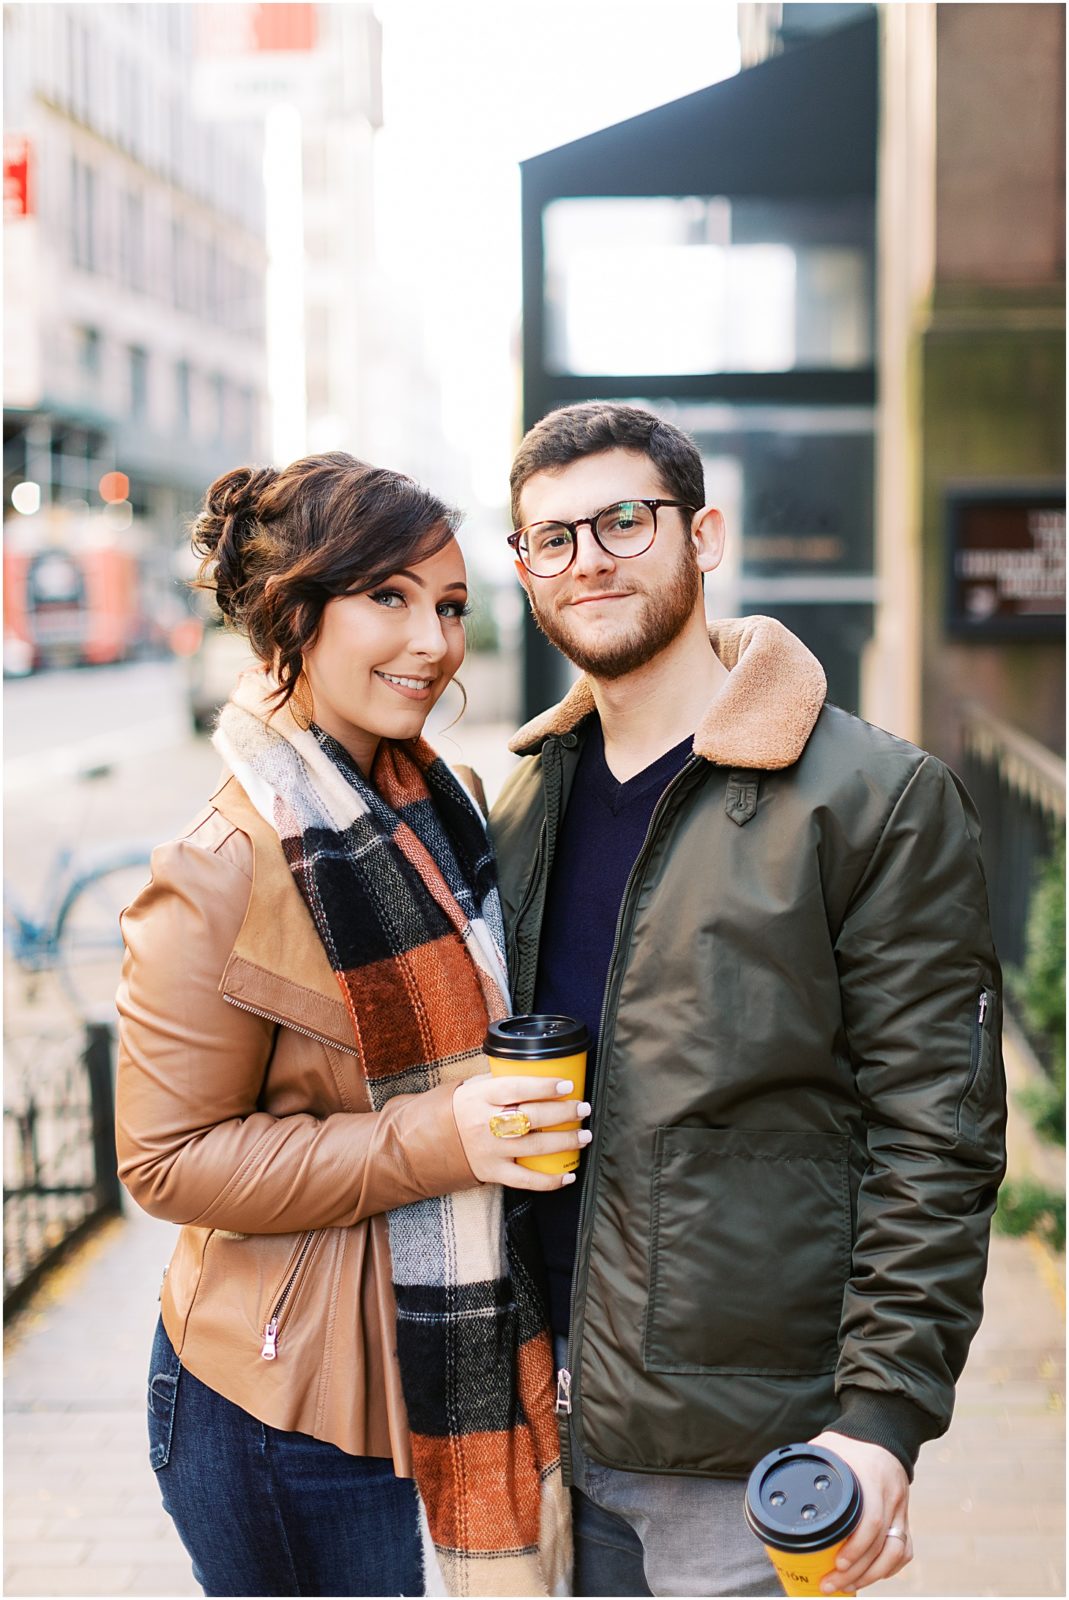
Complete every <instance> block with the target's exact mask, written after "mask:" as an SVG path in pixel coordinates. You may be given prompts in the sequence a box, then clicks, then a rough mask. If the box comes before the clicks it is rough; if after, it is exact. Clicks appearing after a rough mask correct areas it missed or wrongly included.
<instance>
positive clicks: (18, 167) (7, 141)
mask: <svg viewBox="0 0 1069 1600" xmlns="http://www.w3.org/2000/svg"><path fill="white" fill-rule="evenodd" d="M31 202H32V196H31V194H30V141H29V139H27V138H26V137H25V136H24V135H23V134H21V133H5V134H4V221H5V222H11V221H13V220H14V219H15V218H16V217H29V216H32V214H33V205H32V203H31Z"/></svg>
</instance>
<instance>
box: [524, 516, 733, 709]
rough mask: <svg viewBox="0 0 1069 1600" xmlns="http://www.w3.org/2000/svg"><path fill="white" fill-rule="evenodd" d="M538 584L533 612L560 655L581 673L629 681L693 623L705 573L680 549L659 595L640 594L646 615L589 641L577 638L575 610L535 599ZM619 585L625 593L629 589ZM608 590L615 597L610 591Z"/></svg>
mask: <svg viewBox="0 0 1069 1600" xmlns="http://www.w3.org/2000/svg"><path fill="white" fill-rule="evenodd" d="M537 584H538V579H537V578H535V579H533V580H532V583H531V585H530V588H529V589H528V594H529V595H530V598H531V611H532V613H533V614H534V619H535V622H536V623H537V625H538V627H539V628H540V629H541V630H542V632H543V633H544V634H545V636H546V638H547V639H548V640H549V642H550V644H552V645H555V646H556V648H557V649H558V650H559V651H560V653H561V655H562V656H566V657H567V658H568V660H569V661H570V662H572V664H573V665H574V666H576V667H578V668H579V669H580V671H581V672H589V673H590V675H591V677H594V678H603V679H606V680H608V681H612V680H613V679H615V678H626V677H627V675H628V673H630V672H637V670H638V669H639V667H644V666H646V664H647V663H648V662H650V661H652V660H653V659H654V657H655V656H659V655H660V653H661V651H662V650H666V649H667V648H668V646H669V645H670V644H672V643H673V641H674V640H676V639H678V637H679V635H680V634H681V633H682V632H683V629H684V628H685V627H686V625H687V623H688V622H689V621H690V618H691V615H692V614H693V611H694V604H695V601H696V600H697V598H698V596H699V595H700V594H701V574H700V573H699V570H698V565H697V562H696V561H695V559H694V552H693V550H692V548H691V545H690V542H689V541H688V542H687V543H686V544H684V545H683V546H682V547H681V549H680V559H679V561H678V563H677V564H676V567H675V569H674V571H673V572H672V573H671V574H670V576H669V578H668V580H667V582H666V583H665V585H664V587H663V588H661V589H659V590H658V591H657V593H656V594H650V593H648V592H646V591H639V592H638V593H636V594H635V598H636V600H637V601H638V602H639V606H640V608H641V615H640V616H639V617H638V618H637V620H635V621H634V622H633V623H632V624H631V626H630V628H628V630H627V631H626V633H625V634H624V635H623V636H622V637H617V638H615V639H606V640H604V641H603V642H595V643H588V642H586V641H585V640H583V639H581V638H580V637H578V630H576V629H575V628H574V622H573V618H572V615H571V608H570V607H567V606H565V607H564V608H563V609H561V610H557V609H555V608H553V609H551V608H549V607H546V608H542V607H540V606H539V604H538V602H537V599H536V596H537V593H538V589H537ZM618 587H619V588H621V589H624V588H625V585H624V584H620V585H619V586H618ZM605 592H606V593H611V590H606V591H605ZM628 592H632V591H628ZM612 603H614V602H610V604H612Z"/></svg>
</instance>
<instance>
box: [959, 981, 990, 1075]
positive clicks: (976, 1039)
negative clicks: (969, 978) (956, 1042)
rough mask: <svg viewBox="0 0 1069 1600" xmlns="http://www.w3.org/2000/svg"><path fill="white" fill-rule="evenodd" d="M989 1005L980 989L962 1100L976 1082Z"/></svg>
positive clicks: (984, 992) (984, 991)
mask: <svg viewBox="0 0 1069 1600" xmlns="http://www.w3.org/2000/svg"><path fill="white" fill-rule="evenodd" d="M988 1005H989V1001H988V995H987V990H986V989H981V990H980V999H979V1001H978V1002H977V1006H976V1016H975V1017H974V1019H973V1025H972V1046H971V1048H970V1050H969V1076H968V1077H967V1078H966V1080H965V1088H964V1089H963V1090H962V1095H961V1098H962V1101H965V1100H966V1099H967V1098H968V1095H969V1090H970V1089H971V1088H972V1086H973V1084H974V1083H975V1082H976V1074H977V1072H978V1071H979V1070H980V1055H981V1053H982V1051H983V1044H984V1023H985V1022H986V1021H987V1008H988Z"/></svg>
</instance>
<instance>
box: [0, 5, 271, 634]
mask: <svg viewBox="0 0 1069 1600" xmlns="http://www.w3.org/2000/svg"><path fill="white" fill-rule="evenodd" d="M193 9H194V8H192V7H190V6H186V5H167V4H159V5H134V4H130V5H119V6H102V5H92V6H87V5H73V4H57V5H11V6H5V8H4V156H5V192H4V207H5V223H6V227H5V251H4V308H5V324H6V331H7V337H6V339H5V344H4V521H5V536H6V542H7V543H8V544H9V545H12V546H16V547H25V548H29V549H31V550H32V548H33V547H34V546H35V545H37V544H39V543H41V542H42V540H44V541H45V542H51V543H61V544H64V545H70V544H79V543H85V542H86V541H88V542H90V543H94V544H100V543H102V542H106V541H107V540H108V539H109V538H110V539H111V541H112V542H115V541H116V540H117V541H118V542H119V543H120V544H123V545H125V546H126V548H127V550H128V551H132V550H136V551H137V553H138V558H139V561H140V565H141V567H142V569H145V570H147V571H148V573H149V579H148V583H149V588H150V589H151V588H152V585H153V578H152V573H153V572H154V574H155V582H156V585H157V586H160V585H166V583H167V582H168V581H169V579H168V574H169V571H170V559H171V554H172V551H173V548H174V544H175V540H176V538H177V536H178V530H179V529H180V528H181V526H182V524H183V522H184V521H185V518H186V517H187V516H188V515H189V513H190V512H191V511H192V510H193V508H194V507H195V505H196V502H197V500H198V498H199V496H200V494H201V493H202V492H203V489H204V487H205V485H206V484H207V483H209V482H210V481H211V479H212V478H213V477H215V476H216V475H217V474H218V473H219V472H220V471H222V470H223V469H224V468H225V467H228V466H231V465H233V464H234V462H235V461H240V460H243V459H246V458H248V457H249V456H256V455H260V454H262V451H263V442H264V422H265V416H264V408H265V368H264V267H265V256H264V240H263V198H262V197H263V185H262V179H261V165H262V140H261V136H260V133H259V130H258V129H257V128H256V126H255V125H247V126H237V125H235V126H230V127H226V128H220V127H215V126H211V125H208V124H205V123H203V122H202V121H200V120H199V119H198V118H197V117H196V116H195V115H194V114H193V109H192V103H191V72H190V68H191V56H192V17H193ZM108 472H119V473H121V474H122V475H123V476H124V477H125V479H126V480H127V482H126V485H125V486H124V489H125V492H124V493H121V494H119V496H118V501H117V504H116V503H113V504H112V505H111V507H110V508H109V511H108V513H107V519H108V520H107V521H106V522H103V521H102V517H103V515H104V502H103V500H102V498H101V496H100V494H99V492H98V485H99V483H100V480H101V478H102V477H103V475H104V474H106V473H108ZM119 482H120V483H121V480H119ZM19 484H29V485H31V486H32V485H36V486H37V491H38V492H39V498H40V505H41V510H40V512H39V513H37V514H36V515H34V514H33V511H32V507H33V505H34V503H35V502H34V493H33V491H32V490H27V491H23V494H22V495H21V496H20V501H21V505H22V508H23V510H26V509H27V508H29V514H28V515H26V516H19V515H18V514H17V513H13V509H12V501H11V494H12V491H13V489H15V487H16V485H19ZM112 498H113V501H114V500H115V496H114V495H113V496H112ZM147 604H148V605H149V608H150V609H151V604H152V602H147ZM143 622H144V619H142V623H143ZM133 626H135V627H136V626H138V624H133ZM131 642H137V641H131Z"/></svg>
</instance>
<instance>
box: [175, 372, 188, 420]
mask: <svg viewBox="0 0 1069 1600" xmlns="http://www.w3.org/2000/svg"><path fill="white" fill-rule="evenodd" d="M174 388H175V414H176V418H177V421H178V426H179V428H180V429H181V431H182V432H183V433H188V432H189V362H188V361H179V362H178V363H177V364H176V366H175V369H174Z"/></svg>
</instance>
